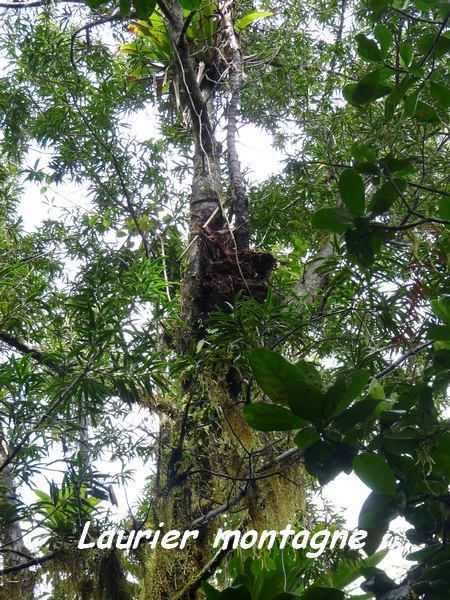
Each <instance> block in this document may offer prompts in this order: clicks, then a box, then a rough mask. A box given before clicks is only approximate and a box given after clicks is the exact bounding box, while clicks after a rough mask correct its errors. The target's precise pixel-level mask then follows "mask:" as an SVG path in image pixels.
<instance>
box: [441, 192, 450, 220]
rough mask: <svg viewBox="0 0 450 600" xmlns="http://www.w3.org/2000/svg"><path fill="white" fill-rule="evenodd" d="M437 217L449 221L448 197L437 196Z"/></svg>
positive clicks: (449, 207) (449, 199) (449, 203)
mask: <svg viewBox="0 0 450 600" xmlns="http://www.w3.org/2000/svg"><path fill="white" fill-rule="evenodd" d="M439 217H440V218H441V219H445V220H446V221H450V198H439Z"/></svg>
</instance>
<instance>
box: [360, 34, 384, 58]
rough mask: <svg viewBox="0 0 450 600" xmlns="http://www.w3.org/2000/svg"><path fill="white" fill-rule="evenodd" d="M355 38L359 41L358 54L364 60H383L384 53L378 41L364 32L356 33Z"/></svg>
mask: <svg viewBox="0 0 450 600" xmlns="http://www.w3.org/2000/svg"><path fill="white" fill-rule="evenodd" d="M355 39H356V41H357V43H358V54H359V55H360V57H361V58H363V59H364V60H367V61H369V62H379V61H381V60H382V58H383V57H382V55H381V51H380V49H379V47H378V46H377V44H376V42H374V41H373V40H370V39H369V38H368V37H367V36H365V35H364V34H363V33H358V34H357V35H355Z"/></svg>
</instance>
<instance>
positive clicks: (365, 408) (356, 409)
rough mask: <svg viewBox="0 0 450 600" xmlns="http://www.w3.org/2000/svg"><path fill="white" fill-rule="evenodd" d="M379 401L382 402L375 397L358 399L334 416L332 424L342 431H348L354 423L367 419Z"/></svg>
mask: <svg viewBox="0 0 450 600" xmlns="http://www.w3.org/2000/svg"><path fill="white" fill-rule="evenodd" d="M380 402H382V400H379V399H377V398H364V400H359V401H358V402H355V404H353V406H351V407H350V408H348V409H347V410H346V411H344V412H343V413H341V414H340V415H338V416H337V417H335V419H334V420H333V424H334V426H335V427H336V428H337V429H338V430H340V431H342V432H346V431H349V430H350V429H352V427H354V426H355V425H358V424H359V423H364V422H365V421H367V419H369V418H370V417H371V416H372V415H373V414H374V411H375V409H376V408H377V406H378V405H379V404H380Z"/></svg>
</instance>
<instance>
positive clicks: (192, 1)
mask: <svg viewBox="0 0 450 600" xmlns="http://www.w3.org/2000/svg"><path fill="white" fill-rule="evenodd" d="M201 3H202V0H180V4H181V6H182V7H183V8H185V9H186V10H195V9H196V8H198V7H199V6H200V4H201Z"/></svg>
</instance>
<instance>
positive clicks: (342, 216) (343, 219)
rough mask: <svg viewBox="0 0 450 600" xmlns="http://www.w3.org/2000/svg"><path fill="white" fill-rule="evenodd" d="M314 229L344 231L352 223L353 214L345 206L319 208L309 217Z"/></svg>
mask: <svg viewBox="0 0 450 600" xmlns="http://www.w3.org/2000/svg"><path fill="white" fill-rule="evenodd" d="M311 224H312V226H313V227H314V228H315V229H329V230H330V231H334V232H335V233H345V232H346V231H347V229H348V228H349V227H351V226H352V225H353V215H352V214H351V213H350V212H349V211H348V210H346V209H345V208H320V209H319V210H318V211H316V212H315V213H314V214H313V216H312V219H311Z"/></svg>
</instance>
